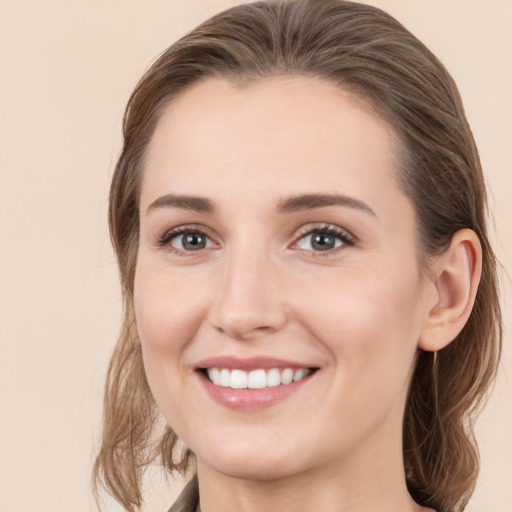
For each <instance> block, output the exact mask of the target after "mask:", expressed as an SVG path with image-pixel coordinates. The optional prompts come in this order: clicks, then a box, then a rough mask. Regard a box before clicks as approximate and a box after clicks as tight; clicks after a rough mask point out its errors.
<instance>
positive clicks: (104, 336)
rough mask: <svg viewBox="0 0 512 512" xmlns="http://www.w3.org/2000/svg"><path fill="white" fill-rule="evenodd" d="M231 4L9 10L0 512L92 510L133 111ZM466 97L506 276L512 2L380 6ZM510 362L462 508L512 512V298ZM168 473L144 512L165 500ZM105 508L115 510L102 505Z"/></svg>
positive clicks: (136, 0) (0, 294) (507, 291)
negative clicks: (119, 181) (111, 223)
mask: <svg viewBox="0 0 512 512" xmlns="http://www.w3.org/2000/svg"><path fill="white" fill-rule="evenodd" d="M235 3H238V2H234V1H228V0H188V1H185V0H149V1H148V0H145V1H143V0H71V1H69V0H0V511H1V512H33V511H35V510H37V511H41V512H50V511H51V512H69V511H73V512H85V511H92V510H95V508H94V502H93V500H92V497H91V496H92V495H91V492H90V476H89V475H90V468H91V463H92V453H93V450H94V446H95V444H96V443H97V439H98V433H99V425H100V421H101V400H102V386H103V380H104V376H105V371H106V367H107V362H108V358H109V355H110V353H111V350H112V348H113V345H114V342H115V339H116V336H117V333H118V328H119V323H120V294H119V287H118V279H117V269H116V265H115V261H114V258H113V255H112V251H111V247H110V242H109V237H108V232H107V228H106V209H107V195H108V187H109V180H110V177H111V175H112V170H113V166H114V162H115V159H116V156H117V154H118V151H119V149H120V134H121V129H120V123H121V118H122V113H123V108H124V105H125V103H126V101H127V99H128V96H129V94H130V91H131V90H132V88H133V87H134V85H135V83H136V81H137V79H138V78H139V77H140V75H141V74H142V73H143V71H144V70H145V69H146V68H147V66H148V65H149V64H150V63H151V62H152V60H153V59H154V58H155V56H156V55H157V54H159V53H160V52H161V51H163V50H164V49H165V48H166V47H167V46H168V45H169V44H170V43H171V42H173V41H174V40H175V39H176V38H178V37H179V36H180V35H182V34H183V33H185V32H186V31H187V30H189V29H191V28H192V27H194V26H195V25H196V24H197V23H199V22H200V21H202V20H204V19H205V18H207V17H209V16H210V15H212V14H214V13H216V12H217V11H219V10H221V9H223V8H225V7H227V6H230V5H234V4H235ZM370 3H373V4H374V5H377V6H379V7H382V8H384V9H385V10H387V11H389V12H390V13H391V14H393V15H395V16H396V17H397V18H398V19H399V20H400V21H402V23H404V24H405V25H406V26H407V27H408V28H409V29H411V30H412V31H413V32H414V33H415V34H416V35H417V36H419V37H420V39H422V40H423V41H424V42H425V43H426V44H427V45H428V46H429V47H430V48H431V49H432V50H433V51H434V53H436V54H437V55H438V56H439V57H440V58H441V60H442V61H443V62H444V63H445V65H446V66H447V67H448V69H449V70H450V71H451V73H452V74H453V75H454V77H455V79H456V81H457V83H458V84H459V87H460V89H461V93H462V96H463V98H464V102H465V106H466V110H467V114H468V117H469V120H470V123H471V125H472V128H473V131H474V134H475V137H476V140H477V143H478V145H479V149H480V152H481V157H482V161H483V166H484V169H485V173H486V176H487V181H488V184H489V188H490V191H491V195H492V203H493V207H494V212H495V220H496V226H497V228H496V233H495V236H494V239H495V242H496V245H497V249H498V254H499V257H500V259H501V261H502V263H503V264H504V265H505V267H508V268H509V269H511V268H512V264H511V261H512V258H511V254H512V216H511V211H512V207H511V200H510V198H511V197H512V176H511V172H512V157H511V149H512V29H511V27H512V1H511V0H465V1H463V0H429V1H426V0H373V1H370ZM503 297H504V302H505V304H504V306H505V325H506V338H505V352H504V359H503V365H502V368H501V370H500V374H499V379H498V382H497V385H496V387H495V390H494V393H493V395H492V397H491V399H490V401H489V404H488V407H487V409H486V411H485V413H484V415H483V416H482V418H481V420H480V421H479V424H478V440H479V442H480V446H481V451H482V472H481V476H480V479H479V483H478V487H477V490H476V493H475V496H474V498H473V499H472V501H471V505H470V506H469V507H468V509H467V511H468V512H511V511H512V377H511V373H512V350H511V346H510V345H511V329H510V323H511V320H510V317H511V314H510V311H511V304H512V301H511V288H510V283H509V281H508V280H507V278H505V279H504V282H503ZM179 486H180V482H179V481H178V482H176V484H175V485H174V491H172V490H168V489H167V488H166V487H165V485H164V483H163V481H162V479H161V478H160V476H159V472H158V471H152V472H151V473H150V475H149V479H148V490H149V493H148V500H147V504H146V507H145V508H144V511H145V512H163V511H165V510H166V509H167V507H168V506H169V505H170V503H171V498H170V496H171V493H172V492H177V490H178V489H179ZM107 510H109V511H110V510H112V511H114V510H119V509H118V508H117V507H116V506H115V505H113V504H112V503H110V502H108V501H107Z"/></svg>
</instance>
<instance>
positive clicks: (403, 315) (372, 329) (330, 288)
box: [294, 266, 421, 370]
mask: <svg viewBox="0 0 512 512" xmlns="http://www.w3.org/2000/svg"><path fill="white" fill-rule="evenodd" d="M376 268H381V269H382V266H380V267H379V266H376ZM301 288H302V290H298V289H297V290H295V293H294V295H295V296H296V297H303V300H302V301H300V302H297V303H296V305H297V307H300V312H298V313H297V318H300V319H302V322H303V323H305V324H306V327H307V329H308V330H309V331H310V332H311V333H313V335H314V336H315V337H316V338H317V339H318V340H320V341H321V342H322V344H323V345H325V347H326V348H327V349H328V350H329V351H330V352H331V354H332V355H333V356H334V357H335V358H336V359H338V360H339V361H340V362H343V364H344V365H353V366H354V367H357V368H358V369H359V370H361V368H362V367H363V366H368V365H378V366H382V367H384V366H385V365H388V367H389V365H392V366H396V365H397V364H400V363H403V362H405V361H404V355H403V353H404V349H405V352H407V353H408V354H409V355H410V354H413V353H414V351H415V348H416V343H417V339H418V336H419V332H420V326H421V308H420V305H419V301H418V290H419V280H418V277H417V273H416V271H415V269H414V268H413V269H411V270H410V271H407V269H405V270H404V271H401V269H399V268H393V267H392V266H388V269H387V272H386V273H385V274H383V273H381V272H376V271H374V270H370V271H369V270H368V269H337V270H336V271H335V272H330V273H329V274H328V275H327V274H326V275H325V276H316V279H315V281H314V286H310V283H308V282H303V283H302V284H301ZM411 357H412V356H411Z"/></svg>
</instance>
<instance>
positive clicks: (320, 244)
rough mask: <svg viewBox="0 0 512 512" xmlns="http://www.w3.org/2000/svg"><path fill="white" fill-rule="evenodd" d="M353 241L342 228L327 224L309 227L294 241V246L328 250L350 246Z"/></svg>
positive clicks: (316, 250) (322, 250)
mask: <svg viewBox="0 0 512 512" xmlns="http://www.w3.org/2000/svg"><path fill="white" fill-rule="evenodd" d="M354 243H355V240H354V237H353V236H352V235H350V234H349V233H347V232H346V231H345V230H344V229H341V228H338V227H336V226H331V225H327V226H323V227H318V228H313V229H309V230H308V231H307V232H306V233H305V234H304V235H302V236H301V237H300V238H299V239H298V240H297V242H295V244H294V246H295V247H296V248H298V249H302V250H306V251H314V252H329V251H335V250H336V249H338V248H340V247H342V246H344V245H347V246H352V245H354Z"/></svg>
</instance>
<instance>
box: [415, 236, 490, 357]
mask: <svg viewBox="0 0 512 512" xmlns="http://www.w3.org/2000/svg"><path fill="white" fill-rule="evenodd" d="M481 273H482V246H481V245H480V240H479V239H478V236H477V235H476V233H475V232H474V231H472V230H470V229H462V230H460V231H457V233H455V235H453V238H452V241H451V243H450V247H449V248H448V249H447V250H446V251H445V252H444V253H443V254H441V255H440V256H438V257H437V258H436V259H435V261H434V262H433V263H432V264H431V267H430V276H429V277H428V279H429V280H430V284H431V285H432V286H429V288H430V289H431V290H432V294H431V295H430V296H429V304H427V308H426V309H427V310H426V316H425V319H424V324H423V328H422V331H421V335H420V339H419V343H418V346H419V347H420V348H422V349H423V350H427V351H432V352H433V351H436V350H440V349H442V348H444V347H446V346H447V345H448V344H449V343H450V342H452V341H453V340H454V339H455V338H456V337H457V335H458V334H459V333H460V331H461V330H462V328H463V327H464V325H465V324H466V322H467V320H468V318H469V315H470V314H471V310H472V309H473V304H474V302H475V297H476V292H477V289H478V283H479V282H480V276H481Z"/></svg>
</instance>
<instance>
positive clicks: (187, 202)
mask: <svg viewBox="0 0 512 512" xmlns="http://www.w3.org/2000/svg"><path fill="white" fill-rule="evenodd" d="M159 208H181V209H184V210H192V211H194V212H198V213H214V212H215V207H214V205H213V203H212V202H211V201H210V200H209V199H206V198H205V197H195V196H180V195H176V194H166V195H164V196H161V197H159V198H158V199H155V201H153V202H152V203H151V204H150V205H149V206H148V210H147V213H149V212H150V211H152V210H157V209H159Z"/></svg>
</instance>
